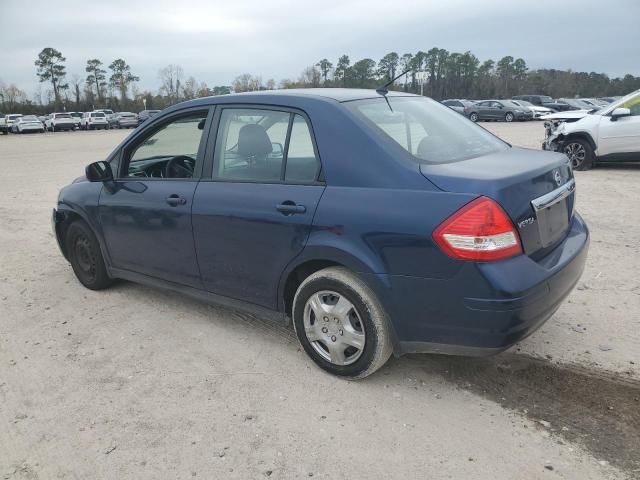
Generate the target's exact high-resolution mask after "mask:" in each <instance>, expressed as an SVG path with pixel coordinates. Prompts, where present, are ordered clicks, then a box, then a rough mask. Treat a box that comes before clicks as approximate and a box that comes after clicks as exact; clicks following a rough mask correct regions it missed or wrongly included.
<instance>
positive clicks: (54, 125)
mask: <svg viewBox="0 0 640 480" xmlns="http://www.w3.org/2000/svg"><path fill="white" fill-rule="evenodd" d="M44 126H45V128H46V129H47V130H48V131H50V132H59V131H61V130H73V129H74V128H75V127H76V124H75V122H74V121H73V117H71V115H69V114H68V113H51V114H49V115H47V119H46V120H45V121H44Z"/></svg>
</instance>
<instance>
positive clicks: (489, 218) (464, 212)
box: [433, 197, 522, 262]
mask: <svg viewBox="0 0 640 480" xmlns="http://www.w3.org/2000/svg"><path fill="white" fill-rule="evenodd" d="M433 239H434V240H435V242H436V243H437V244H438V246H439V247H440V248H441V249H442V251H443V252H444V253H446V254H447V255H449V256H450V257H453V258H457V259H459V260H473V261H478V262H491V261H496V260H502V259H505V258H509V257H513V256H514V255H518V254H520V253H522V245H521V244H520V237H519V236H518V232H517V231H516V227H515V226H514V225H513V222H512V221H511V219H510V218H509V217H508V215H507V214H506V213H505V212H504V210H502V208H500V205H498V204H497V203H496V202H494V201H493V200H491V199H490V198H487V197H480V198H477V199H475V200H474V201H472V202H470V203H468V204H467V205H465V206H464V207H462V208H461V209H460V210H458V211H457V212H455V213H454V214H453V215H452V216H451V217H449V218H448V219H446V220H445V221H444V222H442V223H441V224H440V226H438V228H436V229H435V230H434V232H433Z"/></svg>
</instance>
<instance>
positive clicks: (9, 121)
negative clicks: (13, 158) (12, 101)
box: [0, 113, 22, 135]
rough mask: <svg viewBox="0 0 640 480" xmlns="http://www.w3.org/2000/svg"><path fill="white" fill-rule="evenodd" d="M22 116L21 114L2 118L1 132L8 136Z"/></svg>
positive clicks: (0, 119) (0, 122) (0, 120)
mask: <svg viewBox="0 0 640 480" xmlns="http://www.w3.org/2000/svg"><path fill="white" fill-rule="evenodd" d="M21 117H22V115H20V114H19V113H10V114H8V115H5V116H4V118H0V131H1V132H2V133H3V134H4V135H6V134H7V133H9V132H10V131H12V127H13V124H14V123H15V122H17V121H18V120H19V119H20V118H21Z"/></svg>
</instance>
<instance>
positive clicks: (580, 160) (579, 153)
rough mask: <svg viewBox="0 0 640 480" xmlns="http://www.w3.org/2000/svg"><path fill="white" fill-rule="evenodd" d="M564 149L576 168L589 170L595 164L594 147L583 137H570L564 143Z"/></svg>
mask: <svg viewBox="0 0 640 480" xmlns="http://www.w3.org/2000/svg"><path fill="white" fill-rule="evenodd" d="M562 151H563V152H564V154H565V155H566V156H567V157H569V161H570V162H571V166H572V167H573V169H574V170H589V169H590V168H591V167H592V166H593V157H594V152H593V148H591V145H590V144H589V142H587V141H586V140H583V139H582V138H569V139H568V140H566V141H565V142H564V143H563V144H562Z"/></svg>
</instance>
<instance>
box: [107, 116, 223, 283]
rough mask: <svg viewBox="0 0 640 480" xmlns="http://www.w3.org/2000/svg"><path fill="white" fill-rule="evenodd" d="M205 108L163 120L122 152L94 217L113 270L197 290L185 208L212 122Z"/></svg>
mask: <svg viewBox="0 0 640 480" xmlns="http://www.w3.org/2000/svg"><path fill="white" fill-rule="evenodd" d="M212 117H213V115H212V113H211V112H210V109H209V107H204V108H196V109H188V110H183V111H181V112H178V113H176V114H174V115H170V116H167V118H166V119H163V121H161V122H160V123H158V124H157V125H155V126H153V128H151V129H148V130H146V131H143V132H141V134H140V135H137V136H135V137H134V138H133V139H132V140H131V141H130V142H129V143H128V144H126V145H125V147H124V148H123V152H122V154H121V160H120V164H121V165H120V168H119V172H118V175H117V179H116V180H115V181H114V182H113V185H109V184H107V185H105V187H104V188H103V190H102V193H101V194H100V206H99V215H100V223H101V226H102V230H103V234H104V238H105V240H106V246H107V250H108V251H109V256H110V257H111V262H112V264H113V266H114V267H116V268H121V269H125V270H129V271H133V272H137V273H142V274H145V275H149V276H153V277H157V278H161V279H163V280H167V281H171V282H174V283H178V284H183V285H188V286H192V287H198V288H201V287H202V284H201V281H200V272H199V271H198V263H197V261H196V255H195V250H194V245H193V230H192V225H191V207H192V200H193V194H194V192H195V189H196V185H197V184H198V179H199V177H200V175H201V171H202V162H203V156H204V148H205V146H206V140H207V135H204V132H207V131H208V128H209V125H210V124H211V120H212Z"/></svg>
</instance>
